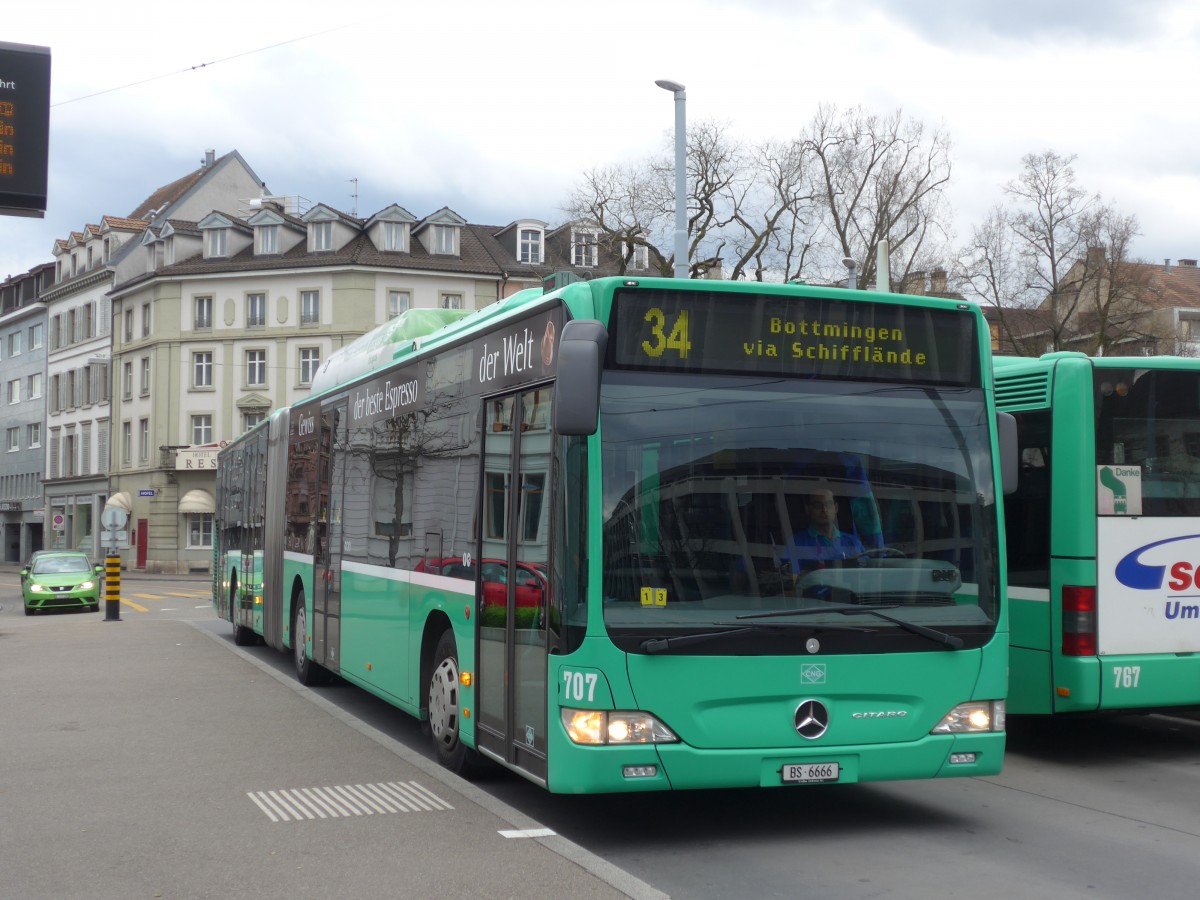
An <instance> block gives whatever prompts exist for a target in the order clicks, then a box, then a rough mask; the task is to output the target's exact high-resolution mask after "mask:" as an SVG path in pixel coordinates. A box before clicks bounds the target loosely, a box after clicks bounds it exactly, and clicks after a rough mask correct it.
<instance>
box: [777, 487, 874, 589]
mask: <svg viewBox="0 0 1200 900" xmlns="http://www.w3.org/2000/svg"><path fill="white" fill-rule="evenodd" d="M804 509H805V511H806V512H807V513H808V527H807V528H805V529H803V530H802V531H798V532H796V534H794V535H793V536H792V540H791V542H790V543H789V544H788V546H787V547H785V548H784V550H783V554H782V555H781V557H780V562H781V563H785V564H787V565H788V566H789V567H790V571H791V573H792V576H793V577H794V578H797V577H799V576H801V575H803V574H805V573H807V572H811V571H812V570H813V569H823V568H825V567H826V565H828V564H829V563H831V562H836V561H840V560H844V559H853V558H854V557H857V556H861V555H862V554H863V553H865V552H866V549H865V548H864V547H863V545H862V541H860V540H859V539H858V536H857V535H856V534H854V533H853V532H847V531H842V530H841V529H840V528H838V525H837V513H838V507H837V500H836V499H834V496H833V491H831V490H829V489H828V488H821V489H820V490H817V491H814V492H813V493H811V494H809V495H808V497H807V498H806V499H805V501H804Z"/></svg>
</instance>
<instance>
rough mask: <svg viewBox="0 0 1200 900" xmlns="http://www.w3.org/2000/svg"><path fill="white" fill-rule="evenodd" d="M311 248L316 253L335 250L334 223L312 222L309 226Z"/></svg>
mask: <svg viewBox="0 0 1200 900" xmlns="http://www.w3.org/2000/svg"><path fill="white" fill-rule="evenodd" d="M308 227H309V229H310V231H309V235H310V240H311V244H310V246H311V248H312V249H313V250H314V251H320V250H332V249H333V223H332V222H311V223H310V224H309V226H308Z"/></svg>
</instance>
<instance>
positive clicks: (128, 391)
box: [121, 362, 133, 400]
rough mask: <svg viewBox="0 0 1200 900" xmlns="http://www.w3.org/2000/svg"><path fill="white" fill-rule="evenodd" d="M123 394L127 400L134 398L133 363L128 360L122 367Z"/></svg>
mask: <svg viewBox="0 0 1200 900" xmlns="http://www.w3.org/2000/svg"><path fill="white" fill-rule="evenodd" d="M121 396H122V397H124V398H125V399H126V400H130V399H132V398H133V363H131V362H127V363H125V365H123V366H122V367H121Z"/></svg>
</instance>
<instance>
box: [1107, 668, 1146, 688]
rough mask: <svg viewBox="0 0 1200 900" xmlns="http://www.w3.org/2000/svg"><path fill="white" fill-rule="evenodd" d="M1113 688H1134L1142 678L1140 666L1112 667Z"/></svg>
mask: <svg viewBox="0 0 1200 900" xmlns="http://www.w3.org/2000/svg"><path fill="white" fill-rule="evenodd" d="M1112 672H1113V687H1115V688H1135V687H1137V686H1138V679H1139V678H1141V677H1142V667H1141V666H1113V670H1112Z"/></svg>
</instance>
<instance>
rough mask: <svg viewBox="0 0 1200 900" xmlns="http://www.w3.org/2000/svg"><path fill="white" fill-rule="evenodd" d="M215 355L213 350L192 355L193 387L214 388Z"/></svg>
mask: <svg viewBox="0 0 1200 900" xmlns="http://www.w3.org/2000/svg"><path fill="white" fill-rule="evenodd" d="M212 378H213V355H212V351H211V350H203V351H201V352H199V353H193V354H192V387H198V388H205V387H212V383H213V380H212Z"/></svg>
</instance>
